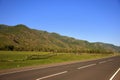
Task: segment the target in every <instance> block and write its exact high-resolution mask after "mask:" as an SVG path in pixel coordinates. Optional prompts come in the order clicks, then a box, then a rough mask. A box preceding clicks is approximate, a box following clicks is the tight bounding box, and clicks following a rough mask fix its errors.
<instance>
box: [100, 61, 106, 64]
mask: <svg viewBox="0 0 120 80" xmlns="http://www.w3.org/2000/svg"><path fill="white" fill-rule="evenodd" d="M106 62H107V61H101V62H99V64H102V63H106Z"/></svg>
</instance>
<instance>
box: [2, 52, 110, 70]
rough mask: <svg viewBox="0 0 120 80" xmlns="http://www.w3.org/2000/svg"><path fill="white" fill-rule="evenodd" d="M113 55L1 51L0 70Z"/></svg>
mask: <svg viewBox="0 0 120 80" xmlns="http://www.w3.org/2000/svg"><path fill="white" fill-rule="evenodd" d="M108 56H112V55H111V54H81V55H76V54H71V53H56V54H55V53H54V54H53V53H49V52H18V51H0V70H3V69H11V68H19V67H24V66H33V65H43V64H50V63H59V62H65V61H78V60H89V59H97V58H103V57H108Z"/></svg>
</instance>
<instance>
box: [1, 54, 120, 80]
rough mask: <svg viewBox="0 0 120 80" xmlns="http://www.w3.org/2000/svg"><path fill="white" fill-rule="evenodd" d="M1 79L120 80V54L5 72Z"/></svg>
mask: <svg viewBox="0 0 120 80" xmlns="http://www.w3.org/2000/svg"><path fill="white" fill-rule="evenodd" d="M0 80H120V56H115V57H111V58H104V59H98V60H92V61H86V62H77V63H72V64H66V65H60V66H54V67H48V68H41V69H33V70H32V69H31V70H28V71H16V72H9V73H3V74H0Z"/></svg>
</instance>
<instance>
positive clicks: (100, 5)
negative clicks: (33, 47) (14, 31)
mask: <svg viewBox="0 0 120 80" xmlns="http://www.w3.org/2000/svg"><path fill="white" fill-rule="evenodd" d="M0 24H7V25H16V24H25V25H27V26H29V27H30V28H33V29H39V30H46V31H48V32H56V33H59V34H61V35H65V36H70V37H74V38H77V39H82V40H87V41H90V42H105V43H111V44H115V45H118V46H120V37H119V36H120V0H0Z"/></svg>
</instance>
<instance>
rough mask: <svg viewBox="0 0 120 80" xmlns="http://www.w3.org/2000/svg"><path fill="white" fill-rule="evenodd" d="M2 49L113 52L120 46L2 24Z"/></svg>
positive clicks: (0, 47) (0, 46) (0, 38)
mask: <svg viewBox="0 0 120 80" xmlns="http://www.w3.org/2000/svg"><path fill="white" fill-rule="evenodd" d="M0 50H11V51H45V52H69V53H84V52H85V53H86V52H87V53H112V52H120V47H118V46H115V45H112V44H106V43H99V42H97V43H90V42H88V41H84V40H78V39H75V38H72V37H67V36H61V35H60V34H57V33H49V32H47V31H42V30H34V29H30V28H28V27H27V26H25V25H22V24H19V25H16V26H8V25H3V24H1V25H0Z"/></svg>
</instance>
